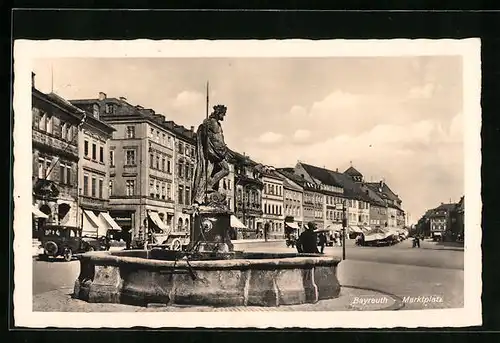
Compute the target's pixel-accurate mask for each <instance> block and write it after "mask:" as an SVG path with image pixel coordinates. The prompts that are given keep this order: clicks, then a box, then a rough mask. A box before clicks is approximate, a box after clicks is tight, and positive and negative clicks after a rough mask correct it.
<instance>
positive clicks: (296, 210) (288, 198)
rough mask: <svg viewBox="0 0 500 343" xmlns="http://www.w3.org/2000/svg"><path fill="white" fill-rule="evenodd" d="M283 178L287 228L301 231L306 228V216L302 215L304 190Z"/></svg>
mask: <svg viewBox="0 0 500 343" xmlns="http://www.w3.org/2000/svg"><path fill="white" fill-rule="evenodd" d="M281 175H283V174H281ZM283 177H284V179H283V190H284V193H283V208H284V214H285V226H288V227H290V228H291V229H295V230H298V231H300V230H301V229H302V228H303V227H304V216H303V213H302V201H303V194H304V189H303V188H302V187H301V186H300V185H299V184H297V183H295V182H294V181H292V180H290V179H289V178H286V176H284V175H283Z"/></svg>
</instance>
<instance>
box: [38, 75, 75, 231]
mask: <svg viewBox="0 0 500 343" xmlns="http://www.w3.org/2000/svg"><path fill="white" fill-rule="evenodd" d="M32 81H33V84H32V92H31V93H32V97H31V99H32V147H33V154H32V158H33V175H32V187H33V235H34V237H37V236H38V234H39V231H38V230H39V229H40V228H41V227H42V226H43V225H45V224H57V225H70V226H80V223H79V210H78V161H79V151H78V148H79V145H78V143H79V139H78V137H79V134H78V130H79V124H80V123H81V121H82V118H83V116H84V113H83V111H81V110H78V109H76V108H75V107H74V106H72V105H71V104H69V103H67V102H66V101H64V100H62V99H61V98H60V97H58V96H56V95H55V94H52V93H51V94H45V93H42V92H40V91H39V90H37V89H36V88H35V84H34V74H33V80H32Z"/></svg>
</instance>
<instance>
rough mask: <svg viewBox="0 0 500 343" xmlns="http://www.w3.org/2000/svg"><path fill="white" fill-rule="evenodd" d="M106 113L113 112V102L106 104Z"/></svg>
mask: <svg viewBox="0 0 500 343" xmlns="http://www.w3.org/2000/svg"><path fill="white" fill-rule="evenodd" d="M106 113H108V114H113V113H115V106H114V105H113V104H106Z"/></svg>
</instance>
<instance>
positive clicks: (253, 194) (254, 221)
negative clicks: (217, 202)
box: [229, 151, 264, 238]
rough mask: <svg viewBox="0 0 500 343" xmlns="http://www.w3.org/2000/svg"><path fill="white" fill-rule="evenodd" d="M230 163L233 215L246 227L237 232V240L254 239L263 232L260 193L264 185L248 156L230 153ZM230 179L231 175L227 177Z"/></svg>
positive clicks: (255, 165)
mask: <svg viewBox="0 0 500 343" xmlns="http://www.w3.org/2000/svg"><path fill="white" fill-rule="evenodd" d="M231 155H232V157H233V159H232V160H231V161H230V164H231V165H232V167H231V169H232V170H234V176H232V177H234V187H233V189H234V201H233V203H234V205H232V206H234V214H235V216H236V217H237V218H238V219H239V220H240V221H241V222H242V223H243V224H244V225H245V226H246V227H247V229H246V230H243V229H239V230H238V238H255V237H256V235H257V232H258V231H260V232H263V229H264V227H263V225H264V224H263V220H262V214H263V211H262V191H263V188H264V183H263V182H262V176H261V174H260V172H259V171H258V170H257V169H256V167H257V163H256V162H254V161H252V160H251V159H250V158H249V157H248V156H245V155H242V154H240V153H237V152H235V151H231ZM229 177H231V174H230V175H229Z"/></svg>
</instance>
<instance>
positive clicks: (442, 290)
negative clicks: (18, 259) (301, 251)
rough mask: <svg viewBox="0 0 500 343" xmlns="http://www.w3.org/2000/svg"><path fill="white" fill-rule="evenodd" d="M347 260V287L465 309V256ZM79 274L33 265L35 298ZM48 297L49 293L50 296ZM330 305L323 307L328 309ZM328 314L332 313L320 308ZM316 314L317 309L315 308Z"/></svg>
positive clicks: (410, 253) (271, 247)
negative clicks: (431, 299)
mask: <svg viewBox="0 0 500 343" xmlns="http://www.w3.org/2000/svg"><path fill="white" fill-rule="evenodd" d="M245 250H247V251H269V252H271V251H274V252H286V251H288V252H291V251H294V249H291V248H287V247H286V246H285V244H284V242H272V243H267V244H265V243H254V244H249V245H247V246H246V248H245ZM325 253H326V254H328V255H334V256H339V257H340V256H341V254H342V248H339V247H328V248H326V249H325ZM346 257H347V259H346V261H343V262H342V263H341V264H340V266H339V270H338V277H339V281H340V283H341V284H342V285H343V286H349V287H353V288H362V289H365V291H363V292H364V293H363V294H366V295H368V294H370V291H369V290H370V289H373V290H378V291H383V292H386V293H390V294H393V295H395V296H397V297H399V298H404V297H419V296H435V297H440V298H441V299H442V301H439V302H434V303H428V304H425V305H423V304H422V303H419V300H417V299H416V300H415V301H414V302H410V300H409V299H410V298H407V301H406V302H405V306H404V308H403V309H422V308H449V307H462V306H463V282H464V275H463V251H461V249H460V248H458V247H446V246H442V245H438V244H437V243H434V242H427V241H426V242H424V243H423V244H422V248H420V249H413V248H411V241H410V240H407V241H404V242H401V243H399V244H397V245H395V246H390V247H378V248H375V247H373V248H371V247H355V246H354V245H353V244H352V242H349V243H348V245H347V248H346ZM78 273H79V262H78V261H73V262H44V261H37V260H34V262H33V294H34V295H40V296H43V293H46V292H49V291H56V290H62V289H64V290H65V292H66V293H67V292H68V291H69V290H70V289H71V288H72V287H73V284H74V281H75V279H76V278H77V276H78ZM46 294H48V293H46ZM326 305H327V303H325V304H323V306H326ZM320 308H321V309H322V310H328V308H322V307H321V306H320ZM316 310H318V309H317V308H316Z"/></svg>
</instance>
